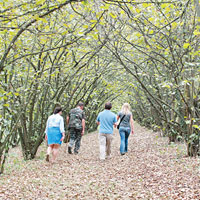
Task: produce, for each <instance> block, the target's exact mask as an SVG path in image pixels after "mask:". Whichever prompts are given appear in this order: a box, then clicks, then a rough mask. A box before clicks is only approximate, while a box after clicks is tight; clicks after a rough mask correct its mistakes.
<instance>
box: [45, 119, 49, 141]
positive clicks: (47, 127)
mask: <svg viewBox="0 0 200 200" xmlns="http://www.w3.org/2000/svg"><path fill="white" fill-rule="evenodd" d="M48 126H49V118H48V120H47V124H46V129H45V140H47V130H48Z"/></svg>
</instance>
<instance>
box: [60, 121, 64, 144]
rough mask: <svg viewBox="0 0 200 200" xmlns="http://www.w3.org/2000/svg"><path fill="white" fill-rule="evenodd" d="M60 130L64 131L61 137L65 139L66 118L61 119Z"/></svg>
mask: <svg viewBox="0 0 200 200" xmlns="http://www.w3.org/2000/svg"><path fill="white" fill-rule="evenodd" d="M60 132H61V133H62V138H61V139H60V141H63V140H64V138H65V128H64V120H63V118H62V119H61V121H60Z"/></svg>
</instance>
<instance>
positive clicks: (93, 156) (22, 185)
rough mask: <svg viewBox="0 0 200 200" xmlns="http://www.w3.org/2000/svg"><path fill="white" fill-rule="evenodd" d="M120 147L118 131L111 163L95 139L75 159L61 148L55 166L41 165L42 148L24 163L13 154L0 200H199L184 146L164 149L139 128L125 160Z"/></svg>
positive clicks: (1, 180)
mask: <svg viewBox="0 0 200 200" xmlns="http://www.w3.org/2000/svg"><path fill="white" fill-rule="evenodd" d="M119 144H120V138H119V134H118V132H117V130H116V131H115V135H114V141H113V143H112V157H111V159H109V160H105V161H104V162H102V161H100V160H99V146H98V134H97V133H93V134H89V135H86V136H84V137H83V139H82V145H81V150H80V153H79V154H78V155H69V154H68V153H66V146H65V144H64V145H62V147H61V150H60V156H59V158H58V163H57V164H54V165H51V164H49V163H46V162H45V151H46V147H45V145H43V146H41V148H40V151H39V152H38V156H37V159H35V160H32V161H27V162H25V161H21V160H19V159H17V157H16V156H17V155H18V152H17V149H16V150H15V152H12V155H11V158H10V160H11V159H12V162H14V163H10V165H11V167H9V163H8V165H7V166H8V168H9V169H8V170H6V171H5V174H4V175H3V176H0V199H3V200H4V199H5V200H9V199H11V200H13V199H17V200H18V199H23V200H26V199H27V200H29V199H41V200H46V199H53V200H55V199H62V200H63V199H66V200H68V199H69V200H74V199H77V200H79V199H81V200H82V199H84V200H97V199H99V200H100V199H101V200H103V199H116V200H119V199H123V200H124V199H125V200H128V199H136V200H137V199H142V200H150V199H155V200H164V199H167V200H173V199H180V200H184V199H187V200H192V199H195V200H199V199H200V173H199V172H200V171H199V169H200V168H199V166H200V165H199V163H200V159H199V158H188V157H185V154H186V152H185V146H184V145H182V144H178V145H177V144H173V145H168V142H167V138H161V137H159V136H158V133H153V132H151V131H149V130H147V129H145V128H143V127H140V126H139V125H137V124H135V135H133V136H132V135H131V136H130V139H129V152H128V153H127V154H126V155H124V156H121V155H120V153H119ZM18 157H19V156H18ZM13 166H15V168H14V167H13Z"/></svg>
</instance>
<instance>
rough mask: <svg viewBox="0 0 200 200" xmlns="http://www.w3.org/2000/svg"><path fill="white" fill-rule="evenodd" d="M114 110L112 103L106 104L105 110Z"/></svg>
mask: <svg viewBox="0 0 200 200" xmlns="http://www.w3.org/2000/svg"><path fill="white" fill-rule="evenodd" d="M111 108H112V104H111V103H110V102H107V103H106V104H105V109H106V110H110V109H111Z"/></svg>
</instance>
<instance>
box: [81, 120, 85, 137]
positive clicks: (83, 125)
mask: <svg viewBox="0 0 200 200" xmlns="http://www.w3.org/2000/svg"><path fill="white" fill-rule="evenodd" d="M82 128H83V130H82V133H81V135H82V136H83V135H84V132H85V119H82Z"/></svg>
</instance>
